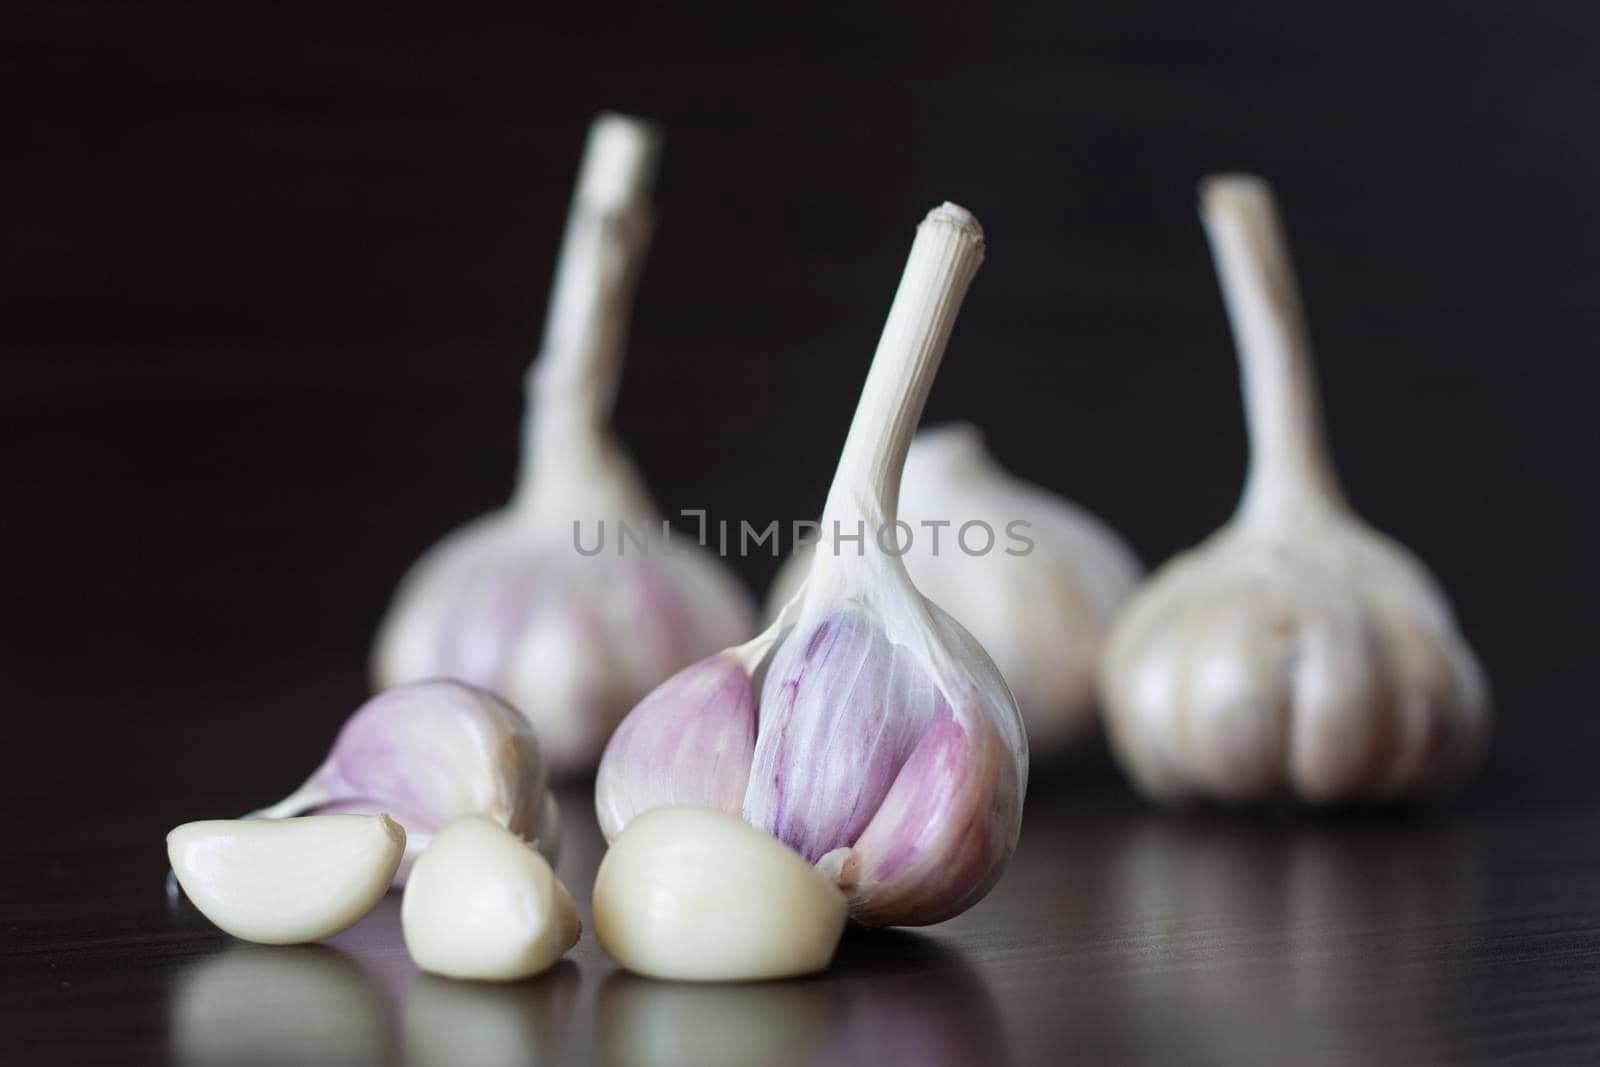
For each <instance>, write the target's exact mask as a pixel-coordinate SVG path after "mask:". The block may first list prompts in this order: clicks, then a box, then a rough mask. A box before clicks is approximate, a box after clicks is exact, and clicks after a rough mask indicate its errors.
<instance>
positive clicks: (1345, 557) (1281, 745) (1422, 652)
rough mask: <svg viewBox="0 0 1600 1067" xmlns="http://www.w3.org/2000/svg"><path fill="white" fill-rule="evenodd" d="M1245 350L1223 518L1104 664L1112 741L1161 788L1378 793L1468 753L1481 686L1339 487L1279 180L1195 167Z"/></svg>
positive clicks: (1459, 648)
mask: <svg viewBox="0 0 1600 1067" xmlns="http://www.w3.org/2000/svg"><path fill="white" fill-rule="evenodd" d="M1201 215H1202V218H1203V219H1204V222H1205V225H1206V230H1207V233H1208V234H1209V236H1210V239H1211V245H1212V251H1213V253H1214V255H1215V256H1216V260H1217V271H1218V274H1219V276H1220V278H1221V281H1222V289H1223V296H1224V298H1225V300H1226V303H1227V305H1228V313H1229V317H1230V319H1231V320H1232V323H1233V332H1234V338H1235V341H1236V342H1237V344H1238V348H1239V357H1240V362H1241V365H1242V368H1243V377H1244V394H1245V407H1246V414H1247V415H1248V417H1249V425H1250V441H1251V460H1250V473H1249V478H1248V481H1247V482H1246V485H1245V490H1244V496H1243V499H1242V500H1241V502H1240V505H1239V510H1238V512H1237V513H1236V514H1235V516H1234V518H1233V520H1232V521H1231V522H1230V523H1229V524H1228V525H1227V526H1225V527H1224V528H1223V529H1221V530H1220V531H1218V532H1217V533H1215V534H1213V535H1212V537H1211V538H1210V539H1209V540H1207V541H1206V542H1204V543H1203V544H1201V545H1200V546H1199V547H1198V548H1195V549H1193V550H1191V551H1190V552H1187V553H1185V554H1183V555H1180V556H1179V557H1177V558H1176V559H1174V560H1173V561H1171V562H1170V563H1168V564H1167V565H1166V566H1165V567H1163V568H1162V569H1161V570H1160V571H1159V572H1158V573H1157V574H1156V575H1155V576H1154V577H1153V578H1152V579H1151V580H1150V582H1149V584H1148V585H1146V586H1145V587H1144V588H1143V589H1141V590H1140V591H1139V592H1138V593H1137V594H1136V595H1135V596H1134V598H1133V600H1132V602H1131V603H1130V604H1129V606H1128V608H1127V610H1126V612H1125V613H1124V614H1123V616H1122V617H1121V619H1120V620H1119V621H1118V623H1117V624H1116V626H1115V628H1114V630H1113V632H1112V635H1111V639H1110V642H1109V645H1108V649H1107V654H1106V658H1105V662H1104V665H1103V672H1102V686H1103V691H1104V707H1105V713H1106V716H1107V726H1108V732H1109V734H1110V737H1111V742H1112V745H1113V748H1114V750H1115V752H1116V754H1117V756H1118V758H1119V760H1120V761H1121V763H1122V765H1123V767H1124V768H1125V769H1126V770H1127V771H1128V773H1129V774H1130V775H1131V776H1132V777H1133V780H1134V782H1135V784H1136V785H1137V786H1138V788H1139V789H1140V790H1141V791H1142V792H1144V793H1146V794H1147V795H1149V796H1151V797H1153V798H1155V799H1158V800H1177V799H1181V798H1185V797H1191V796H1199V797H1211V798H1217V799H1222V800H1233V801H1245V800H1255V799H1261V798H1266V797H1270V796H1273V795H1277V794H1289V795H1292V796H1294V797H1297V798H1299V799H1300V800H1303V801H1306V802H1310V803H1319V804H1329V803H1341V802H1352V801H1373V800H1385V799H1389V798H1393V797H1399V796H1404V795H1407V794H1413V793H1416V792H1418V791H1420V790H1423V789H1426V788H1428V787H1432V786H1436V785H1440V784H1443V783H1445V782H1448V781H1451V780H1453V779H1455V778H1457V777H1459V776H1460V775H1462V774H1463V773H1464V772H1465V771H1467V770H1468V769H1469V768H1470V766H1471V765H1472V763H1473V762H1474V760H1475V758H1476V756H1477V755H1478V753H1479V751H1480V749H1481V748H1482V746H1483V743H1484V740H1485V737H1486V734H1487V729H1488V724H1489V699H1488V690H1487V685H1486V682H1485V679H1484V676H1483V673H1482V671H1481V670H1480V668H1479V666H1478V663H1477V661H1476V660H1475V659H1474V658H1473V655H1472V652H1471V650H1470V649H1468V647H1467V645H1466V643H1465V642H1464V641H1463V640H1462V638H1461V636H1460V634H1459V633H1458V632H1457V630H1456V624H1455V621H1454V619H1453V617H1452V615H1451V612H1450V607H1449V605H1448V603H1447V602H1446V600H1445V597H1444V594H1443V592H1442V591H1441V590H1440V589H1439V588H1438V586H1437V585H1435V584H1434V581H1433V579H1432V578H1431V577H1430V576H1429V575H1428V573H1427V571H1426V570H1424V569H1423V567H1422V565H1421V564H1420V563H1419V562H1418V561H1417V560H1416V559H1415V558H1414V557H1412V556H1411V554H1410V553H1408V552H1407V551H1406V550H1405V549H1404V548H1402V547H1400V546H1399V545H1397V544H1395V543H1394V542H1393V541H1390V540H1389V539H1388V538H1386V537H1384V536H1382V535H1381V534H1379V533H1377V532H1376V531H1374V530H1372V529H1371V528H1369V527H1368V526H1366V525H1365V524H1364V523H1362V522H1361V520H1360V519H1358V518H1357V517H1356V516H1355V514H1354V513H1353V512H1352V511H1351V510H1350V508H1349V506H1348V505H1347V504H1346V503H1345V501H1344V497H1343V495H1342V494H1341V492H1340V490H1339V487H1338V484H1337V481H1336V478H1335V476H1334V472H1333V467H1332V465H1331V463H1330V461H1329V458H1328V453H1327V448H1326V445H1325V443H1324V440H1323V431H1322V426H1321V416H1320V412H1319V410H1318V403H1317V396H1316V385H1315V381H1314V376H1313V371H1312V363H1311V349H1310V344H1309V342H1308V340H1307V337H1306V330H1305V326H1304V324H1303V322H1302V315H1301V310H1300V300H1299V297H1298V294H1297V293H1296V289H1295V283H1294V277H1293V273H1292V270H1291V267H1290V263H1289V253H1288V248H1287V245H1286V244H1285V242H1284V239H1283V235H1282V233H1281V230H1280V226H1279V222H1278V218H1277V211H1276V208H1275V207H1274V204H1273V199H1272V193H1271V191H1270V189H1269V188H1268V186H1267V185H1266V183H1264V182H1262V181H1260V180H1259V179H1256V178H1250V177H1243V176H1226V177H1218V178H1212V179H1210V180H1208V181H1207V182H1205V183H1204V184H1203V185H1202V186H1201Z"/></svg>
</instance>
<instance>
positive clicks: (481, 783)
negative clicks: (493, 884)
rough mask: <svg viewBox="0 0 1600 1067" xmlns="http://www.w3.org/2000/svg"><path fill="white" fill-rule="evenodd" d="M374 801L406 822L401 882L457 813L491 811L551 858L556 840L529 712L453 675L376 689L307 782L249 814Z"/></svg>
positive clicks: (278, 814) (557, 824)
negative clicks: (522, 712)
mask: <svg viewBox="0 0 1600 1067" xmlns="http://www.w3.org/2000/svg"><path fill="white" fill-rule="evenodd" d="M380 811H381V812H388V813H389V814H391V815H392V816H393V817H394V818H395V820H396V821H397V822H399V823H400V825H402V826H404V827H405V829H406V848H405V859H404V861H403V862H402V863H401V864H400V867H399V869H398V870H397V871H396V872H395V885H397V886H398V885H403V884H405V880H406V876H407V874H408V873H409V872H410V870H411V865H412V864H413V863H415V862H416V858H417V856H418V855H419V854H420V853H421V852H422V850H423V849H424V848H426V847H427V845H428V842H429V841H430V840H431V839H432V837H433V833H434V831H435V830H437V829H439V828H440V827H441V826H443V825H444V824H445V823H447V822H450V821H451V820H452V819H455V818H457V817H458V816H462V815H483V816H485V817H487V818H489V819H492V820H494V822H496V823H497V824H499V825H500V826H503V827H505V828H506V829H507V830H509V831H510V832H511V833H513V834H516V835H517V836H518V837H523V838H527V839H530V840H531V841H533V843H534V847H536V848H538V850H539V851H540V852H542V853H543V854H544V855H545V857H546V858H547V859H548V860H550V862H552V863H553V862H555V859H556V855H557V850H558V848H559V847H560V843H561V817H560V814H559V812H558V810H557V807H556V800H555V797H554V796H552V795H551V793H550V790H549V788H548V787H547V786H546V784H545V771H544V761H543V760H542V759H541V758H540V755H539V743H538V742H537V741H535V740H534V738H533V731H532V730H531V729H530V728H529V726H528V722H527V720H526V719H524V718H523V717H522V716H521V715H519V714H517V712H516V711H515V710H514V709H512V708H511V706H510V705H508V704H507V703H506V702H505V701H503V700H501V699H500V698H499V697H497V696H495V695H494V694H493V693H486V692H484V691H483V690H482V689H474V688H473V687H472V686H468V685H462V684H461V683H459V682H450V681H431V682H417V683H414V684H412V685H402V686H396V687H395V688H393V689H390V690H388V691H386V692H383V693H379V694H378V695H377V696H375V697H373V698H372V699H371V700H369V701H367V702H366V703H365V704H363V705H361V707H360V708H358V709H356V713H355V714H354V715H352V716H350V718H349V719H348V720H347V721H346V722H345V724H344V726H343V728H341V729H340V731H339V736H338V738H337V739H335V740H334V743H333V750H332V751H331V752H329V753H328V758H327V759H326V760H324V761H323V763H322V766H320V767H318V768H317V769H316V771H315V772H314V773H313V774H312V775H311V777H310V778H308V779H306V782H305V784H304V785H302V786H301V787H300V788H299V789H296V790H295V791H294V792H293V793H291V794H289V795H288V796H287V797H285V798H284V799H282V800H280V801H279V802H278V803H276V804H273V805H272V806H271V807H267V808H262V809H261V810H260V811H257V812H253V813H252V814H251V815H250V816H249V817H250V818H258V819H281V818H284V817H286V816H290V815H301V814H306V813H316V814H330V813H334V812H362V813H369V814H370V813H375V812H380Z"/></svg>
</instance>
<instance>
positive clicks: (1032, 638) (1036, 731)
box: [767, 423, 1140, 757]
mask: <svg viewBox="0 0 1600 1067" xmlns="http://www.w3.org/2000/svg"><path fill="white" fill-rule="evenodd" d="M900 519H901V521H902V522H904V523H905V524H906V526H907V527H908V530H909V534H910V536H909V537H907V538H906V539H905V542H903V543H905V544H906V551H905V553H904V554H903V556H902V558H903V559H904V560H905V564H906V570H907V571H909V572H910V573H911V580H912V581H913V582H915V583H916V586H917V589H918V590H919V591H920V592H921V593H922V595H923V596H925V597H927V598H928V599H929V600H931V601H933V602H934V603H935V604H937V605H939V606H940V607H941V608H943V609H944V610H945V611H948V612H949V613H950V614H951V615H952V616H954V617H955V618H956V620H957V621H958V622H960V623H961V625H962V626H964V627H966V628H967V630H969V631H970V632H971V633H972V636H974V637H976V638H977V639H978V641H979V642H980V643H981V644H982V645H983V648H984V651H985V652H988V653H989V655H991V656H993V657H994V662H995V666H997V667H999V668H1000V673H1001V674H1002V675H1003V676H1004V677H1005V680H1006V683H1007V684H1008V685H1009V686H1010V687H1011V693H1012V695H1013V696H1015V697H1016V698H1017V707H1018V708H1020V709H1021V711H1022V722H1023V725H1024V726H1025V727H1026V728H1027V731H1028V749H1029V751H1030V752H1031V753H1032V754H1033V755H1034V756H1035V757H1038V756H1040V755H1042V754H1044V753H1048V752H1051V751H1054V750H1057V749H1060V748H1062V747H1063V746H1065V745H1066V744H1068V743H1070V742H1071V741H1073V740H1074V739H1076V738H1077V737H1078V736H1079V735H1080V734H1081V733H1082V732H1083V731H1084V730H1085V729H1086V728H1088V727H1089V726H1091V725H1092V724H1093V723H1094V721H1095V670H1096V667H1097V666H1098V664H1099V662H1100V649H1101V645H1102V644H1103V642H1104V639H1105V634H1106V631H1107V629H1109V627H1110V625H1111V619H1112V617H1113V615H1114V614H1115V613H1116V610H1117V608H1118V607H1120V606H1121V604H1122V602H1123V601H1124V600H1125V599H1127V597H1128V594H1129V593H1131V592H1133V587H1134V586H1135V585H1137V584H1138V581H1139V574H1140V568H1139V561H1138V559H1137V558H1135V556H1134V555H1133V552H1132V550H1130V549H1129V548H1128V547H1127V545H1125V544H1123V542H1122V540H1121V539H1120V538H1119V537H1118V536H1117V535H1116V534H1115V533H1114V532H1112V530H1111V529H1110V528H1109V527H1108V526H1106V525H1105V523H1103V522H1101V521H1100V520H1099V519H1097V518H1095V517H1094V516H1093V515H1091V514H1089V513H1088V512H1087V511H1084V510H1083V509H1082V508H1080V507H1078V506H1077V505H1075V504H1073V503H1071V502H1069V501H1067V500H1064V499H1062V498H1061V497H1058V496H1056V495H1054V494H1053V493H1050V492H1048V491H1046V490H1044V489H1041V488H1039V487H1038V486H1035V485H1029V484H1028V483H1027V482H1024V481H1021V480H1020V479H1017V478H1014V477H1012V476H1011V475H1010V474H1009V473H1007V472H1006V471H1005V470H1004V469H1003V468H1002V467H1001V466H1000V464H998V463H997V462H995V460H994V457H992V456H991V455H989V453H988V451H987V450H986V449H985V448H984V447H983V435H982V433H981V432H980V431H979V430H978V428H977V427H976V426H972V425H970V424H966V423H956V424H953V425H948V426H939V427H935V428H932V429H927V430H923V431H922V432H921V433H919V434H917V436H916V437H915V438H913V439H912V441H911V450H910V451H909V452H907V453H906V472H905V475H904V476H903V477H902V478H901V479H900ZM814 552H815V548H814V547H813V546H812V545H810V544H807V545H804V546H803V547H802V548H801V549H800V550H799V551H797V552H796V553H795V554H794V555H793V556H791V557H790V558H789V560H788V561H787V562H786V563H785V564H784V565H783V568H782V569H781V570H779V572H778V577H777V579H776V580H775V581H774V583H773V587H772V590H771V591H770V592H769V593H768V594H767V614H768V617H769V618H776V617H777V614H778V612H779V611H781V610H782V609H783V606H784V605H785V604H787V603H788V602H789V600H790V599H791V598H792V597H793V596H794V594H795V591H796V590H798V589H799V588H800V584H801V583H802V582H804V581H805V577H806V572H807V571H808V569H809V568H810V566H811V557H812V555H813V553H814Z"/></svg>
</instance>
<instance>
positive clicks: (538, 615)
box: [373, 115, 755, 776]
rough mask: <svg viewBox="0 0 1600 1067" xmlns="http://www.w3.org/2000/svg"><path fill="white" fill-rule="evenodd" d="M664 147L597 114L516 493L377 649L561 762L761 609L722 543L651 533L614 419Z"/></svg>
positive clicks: (647, 132)
mask: <svg viewBox="0 0 1600 1067" xmlns="http://www.w3.org/2000/svg"><path fill="white" fill-rule="evenodd" d="M658 148H659V134H658V132H657V131H656V130H655V129H654V127H652V126H651V125H650V124H648V123H645V122H641V121H639V120H636V119H629V118H625V117H623V116H620V115H602V116H601V117H600V118H599V119H597V120H596V122H595V124H594V126H593V127H592V128H591V131H590V138H589V146H588V148H587V150H586V152H585V155H584V162H583V168H582V171H581V173H580V176H579V180H578V188H577V191H576V194H575V196H574V200H573V205H572V211H571V214H570V216H569V218H568V222H567V232H566V237H565V239H564V242H563V245H562V250H561V256H560V260H559V263H558V266H557V271H556V280H555V286H554V289H553V291H552V293H551V298H550V309H549V316H548V321H547V324H546V329H545V336H544V341H543V346H542V348H541V350H540V353H539V358H538V359H537V360H536V361H535V362H534V364H533V366H532V367H531V368H530V369H529V373H528V381H527V386H528V403H527V409H526V416H525V425H524V429H523V453H524V454H523V462H522V470H521V473H520V475H519V477H518V484H517V487H516V491H515V495H514V497H513V500H512V501H511V503H510V505H508V506H507V507H505V508H503V509H501V510H499V511H497V512H494V513H493V514H491V515H487V516H484V517H482V518H480V519H477V520H476V521H474V522H471V523H469V524H468V525H466V526H464V527H462V528H461V529H459V530H457V531H456V532H454V533H452V534H450V535H449V536H448V537H446V538H445V539H444V540H443V541H441V542H440V543H439V544H437V545H436V546H434V548H433V549H431V550H430V551H429V552H428V553H426V554H425V555H424V556H423V557H422V558H421V559H420V560H419V561H418V562H417V563H416V565H415V566H414V567H412V569H411V571H410V572H409V573H408V574H407V575H406V577H405V579H404V580H403V581H402V582H401V584H400V588H399V589H398V590H397V592H396V593H395V597H394V602H393V604H392V605H391V606H390V609H389V612H388V614H387V615H386V617H385V619H384V622H383V624H382V627H381V628H380V630H379V633H378V637H377V640H376V643H375V647H374V652H373V674H374V679H375V681H376V683H377V685H378V687H380V688H384V687H388V686H393V685H398V684H401V683H404V682H412V681H417V680H419V679H423V678H432V677H450V678H459V679H461V680H462V681H465V682H470V683H472V684H474V685H478V686H482V687H483V688H485V689H488V690H491V691H493V692H496V693H499V694H501V695H503V696H504V697H506V699H508V700H509V701H510V702H511V703H512V704H513V705H514V706H515V707H516V708H517V709H518V710H519V711H521V712H522V714H524V715H526V716H527V717H528V719H529V720H530V721H531V722H532V723H533V726H534V729H535V732H536V733H537V734H538V736H539V741H540V744H541V745H542V746H543V749H544V755H545V759H546V761H547V762H548V764H549V766H550V768H551V770H552V772H553V773H555V774H557V775H563V776H570V775H577V774H582V773H585V772H588V771H591V770H593V769H594V768H595V765H596V764H597V762H598V761H599V759H600V755H601V753H602V751H603V750H604V748H605V744H606V741H607V739H608V738H609V737H610V735H611V732H612V730H613V729H615V728H616V726H617V724H618V723H620V722H621V721H622V719H623V717H624V716H625V715H626V714H627V712H628V710H629V709H630V708H631V707H633V705H634V704H636V703H637V702H638V701H639V700H640V699H641V698H643V697H644V696H645V695H646V694H647V693H649V692H650V690H651V689H652V688H653V687H654V686H656V685H657V684H659V683H660V682H662V681H663V680H665V679H666V678H667V677H669V676H670V675H671V674H672V673H673V672H675V671H677V670H679V669H681V668H683V667H686V666H688V665H690V664H692V663H694V662H695V661H697V660H699V659H702V658H703V657H705V656H708V655H710V654H712V653H713V652H715V651H716V650H717V649H719V648H723V647H726V646H728V645H730V644H734V643H736V642H739V641H743V640H745V639H746V638H748V637H749V636H750V632H751V630H752V628H753V626H754V614H755V612H754V608H753V605H752V604H751V602H750V598H749V597H748V595H747V594H746V593H745V591H744V590H743V588H741V587H740V585H739V583H738V581H737V580H736V579H735V578H734V577H733V575H732V574H731V573H730V572H729V571H728V569H727V568H726V567H725V566H724V565H723V564H722V562H721V561H720V560H718V559H716V558H715V557H714V556H712V555H711V554H710V553H709V552H708V551H706V550H705V549H704V548H703V547H701V546H699V545H692V544H688V543H687V542H686V541H685V540H683V539H681V538H680V539H679V540H678V541H674V542H672V544H671V547H668V546H664V545H662V544H661V543H660V541H661V537H662V535H661V531H662V528H663V526H664V520H663V519H662V517H661V514H660V511H659V509H658V508H657V507H656V506H655V504H654V503H653V502H652V501H651V500H650V496H649V494H648V493H647V492H646V491H645V487H644V484H643V480H642V479H641V478H640V476H639V473H638V472H637V470H635V468H634V465H633V464H632V463H631V462H630V461H629V459H628V457H627V455H626V453H625V451H624V450H623V448H622V446H621V444H620V443H619V442H618V441H617V440H616V439H615V437H614V435H613V434H612V432H611V430H610V427H609V425H608V417H609V412H610V408H611V404H612V401H613V399H614V394H615V392H616V386H617V379H618V376H619V374H620V371H621V365H622V354H623V348H624V343H625V341H626V333H627V320H628V314H629V307H630V303H631V300H632V294H633V288H634V283H635V281H636V279H637V276H638V273H639V269H640V267H641V266H642V264H643V261H644V255H645V250H646V246H647V245H648V243H649V236H650V231H651V222H652V220H651V214H652V213H651V209H650V204H649V188H650V186H651V184H652V183H653V180H654V174H655V160H656V155H657V152H658ZM630 538H631V540H630ZM644 539H651V540H649V541H648V542H646V543H643V544H641V542H642V541H643V540H644Z"/></svg>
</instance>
